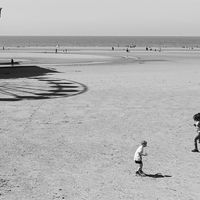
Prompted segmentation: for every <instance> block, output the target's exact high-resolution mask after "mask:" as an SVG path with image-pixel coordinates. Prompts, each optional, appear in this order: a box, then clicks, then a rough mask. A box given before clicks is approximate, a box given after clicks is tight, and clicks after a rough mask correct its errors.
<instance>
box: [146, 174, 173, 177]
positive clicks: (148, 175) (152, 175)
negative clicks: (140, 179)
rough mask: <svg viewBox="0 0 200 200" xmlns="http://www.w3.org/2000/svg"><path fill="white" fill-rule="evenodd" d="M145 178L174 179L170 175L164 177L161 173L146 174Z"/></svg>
mask: <svg viewBox="0 0 200 200" xmlns="http://www.w3.org/2000/svg"><path fill="white" fill-rule="evenodd" d="M145 176H147V177H151V178H170V177H172V176H170V175H162V174H161V173H157V174H145Z"/></svg>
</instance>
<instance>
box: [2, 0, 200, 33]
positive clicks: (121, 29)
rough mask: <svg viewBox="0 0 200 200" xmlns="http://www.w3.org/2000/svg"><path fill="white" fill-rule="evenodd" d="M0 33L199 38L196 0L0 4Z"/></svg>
mask: <svg viewBox="0 0 200 200" xmlns="http://www.w3.org/2000/svg"><path fill="white" fill-rule="evenodd" d="M0 7H3V9H2V13H1V18H0V35H64V36H82V35H84V36H200V22H199V19H200V11H199V9H200V0H0Z"/></svg>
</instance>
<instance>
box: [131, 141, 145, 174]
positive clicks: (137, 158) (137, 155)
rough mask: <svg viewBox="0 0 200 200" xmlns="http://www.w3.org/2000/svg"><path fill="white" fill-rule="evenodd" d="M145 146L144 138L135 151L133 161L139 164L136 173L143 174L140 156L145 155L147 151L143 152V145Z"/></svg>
mask: <svg viewBox="0 0 200 200" xmlns="http://www.w3.org/2000/svg"><path fill="white" fill-rule="evenodd" d="M146 146H147V142H146V141H145V140H144V141H142V142H141V146H139V147H138V148H137V150H136V151H135V155H134V161H135V163H136V164H139V167H138V169H137V171H136V175H145V174H144V172H143V171H142V167H143V162H142V156H147V153H143V151H144V147H146Z"/></svg>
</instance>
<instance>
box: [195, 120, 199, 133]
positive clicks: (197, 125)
mask: <svg viewBox="0 0 200 200" xmlns="http://www.w3.org/2000/svg"><path fill="white" fill-rule="evenodd" d="M195 125H196V128H197V132H200V122H199V121H197V122H196V123H195Z"/></svg>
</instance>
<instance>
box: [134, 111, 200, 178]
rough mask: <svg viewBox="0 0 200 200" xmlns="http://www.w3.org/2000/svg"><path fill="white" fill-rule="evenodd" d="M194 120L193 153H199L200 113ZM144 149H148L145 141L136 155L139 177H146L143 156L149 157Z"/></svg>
mask: <svg viewBox="0 0 200 200" xmlns="http://www.w3.org/2000/svg"><path fill="white" fill-rule="evenodd" d="M193 119H194V121H195V123H194V126H195V127H196V129H197V135H196V137H195V138H194V149H193V150H192V152H199V150H198V144H197V142H198V141H199V144H200V113H197V114H195V115H194V116H193ZM144 147H147V142H146V141H145V140H143V141H142V142H141V145H140V146H139V147H138V148H137V150H136V151H135V155H134V161H135V163H136V164H138V165H139V167H138V169H137V171H136V173H135V174H136V175H137V176H145V173H144V172H143V171H142V168H143V162H142V156H147V155H148V154H147V153H144Z"/></svg>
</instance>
